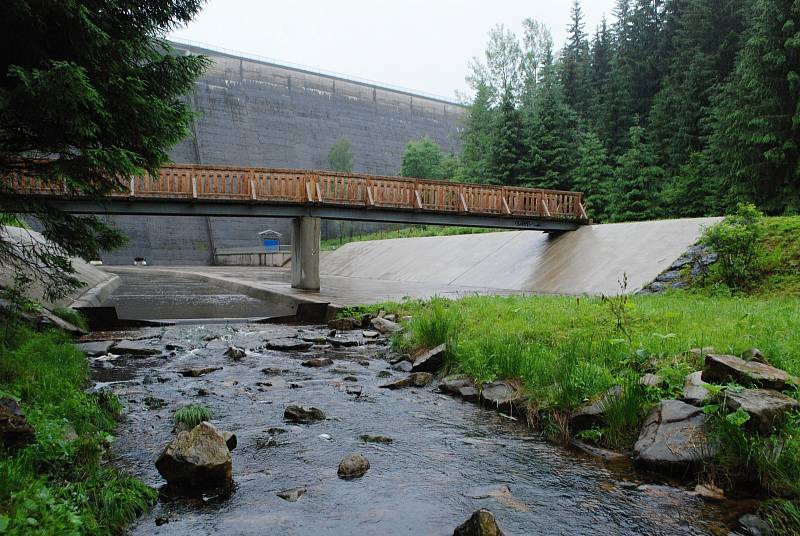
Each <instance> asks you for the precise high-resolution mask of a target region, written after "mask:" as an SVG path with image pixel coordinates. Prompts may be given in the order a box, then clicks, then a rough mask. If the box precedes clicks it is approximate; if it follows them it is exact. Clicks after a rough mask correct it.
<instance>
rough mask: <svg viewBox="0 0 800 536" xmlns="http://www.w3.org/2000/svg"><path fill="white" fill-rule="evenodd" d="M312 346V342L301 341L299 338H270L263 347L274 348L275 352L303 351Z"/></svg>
mask: <svg viewBox="0 0 800 536" xmlns="http://www.w3.org/2000/svg"><path fill="white" fill-rule="evenodd" d="M312 346H314V343H313V342H309V341H303V340H300V339H291V338H283V339H272V340H271V341H267V343H266V344H265V345H264V348H266V349H267V350H275V351H277V352H304V351H306V350H308V349H309V348H311V347H312Z"/></svg>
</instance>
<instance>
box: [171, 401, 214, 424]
mask: <svg viewBox="0 0 800 536" xmlns="http://www.w3.org/2000/svg"><path fill="white" fill-rule="evenodd" d="M211 417H212V414H211V410H210V409H208V408H207V407H206V406H204V405H203V404H189V405H188V406H183V407H182V408H180V409H179V410H178V411H176V412H175V415H174V416H173V419H174V421H175V424H179V423H182V424H185V425H187V426H189V427H191V428H194V427H195V426H197V425H198V424H200V423H201V422H203V421H210V420H211Z"/></svg>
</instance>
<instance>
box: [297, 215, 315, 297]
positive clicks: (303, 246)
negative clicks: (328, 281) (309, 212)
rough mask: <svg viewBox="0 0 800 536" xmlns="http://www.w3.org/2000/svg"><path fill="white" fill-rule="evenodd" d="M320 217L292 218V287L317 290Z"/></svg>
mask: <svg viewBox="0 0 800 536" xmlns="http://www.w3.org/2000/svg"><path fill="white" fill-rule="evenodd" d="M320 226H321V220H320V218H311V217H308V216H304V217H302V218H295V219H294V220H292V288H299V289H303V290H319V249H320Z"/></svg>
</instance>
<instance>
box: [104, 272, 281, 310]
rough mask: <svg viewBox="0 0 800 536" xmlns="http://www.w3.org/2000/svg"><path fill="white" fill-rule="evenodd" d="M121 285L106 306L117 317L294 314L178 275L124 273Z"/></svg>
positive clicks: (274, 305) (273, 305)
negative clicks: (113, 308)
mask: <svg viewBox="0 0 800 536" xmlns="http://www.w3.org/2000/svg"><path fill="white" fill-rule="evenodd" d="M121 277H122V284H121V285H120V286H119V287H118V288H117V289H116V290H114V292H113V293H112V295H111V297H109V299H108V300H106V301H105V303H104V304H103V305H106V306H112V307H116V309H117V316H119V317H120V318H125V319H137V320H174V319H183V318H250V319H253V318H261V317H268V316H280V315H288V314H293V313H294V311H292V310H290V309H287V308H286V307H285V306H283V307H282V306H280V305H278V304H275V303H269V302H265V301H263V300H258V299H255V298H252V297H250V296H246V295H244V294H241V293H235V292H230V291H227V290H225V289H224V288H222V287H220V286H218V285H214V284H213V283H211V282H208V281H198V280H196V279H194V278H191V277H188V276H183V275H179V274H163V273H158V272H150V273H148V272H147V271H146V269H145V268H143V269H142V271H141V272H136V273H124V274H122V275H121Z"/></svg>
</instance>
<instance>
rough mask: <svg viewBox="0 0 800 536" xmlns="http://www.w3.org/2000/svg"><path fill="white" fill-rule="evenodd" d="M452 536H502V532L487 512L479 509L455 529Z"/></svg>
mask: <svg viewBox="0 0 800 536" xmlns="http://www.w3.org/2000/svg"><path fill="white" fill-rule="evenodd" d="M453 536H503V531H502V530H501V529H500V526H499V525H498V524H497V520H496V519H495V517H494V514H492V513H491V512H490V511H489V510H486V509H484V508H481V509H480V510H477V511H476V512H475V513H473V514H472V515H471V516H470V518H469V519H467V520H466V521H465V522H464V523H462V524H461V525H459V526H458V527H456V530H454V531H453Z"/></svg>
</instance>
